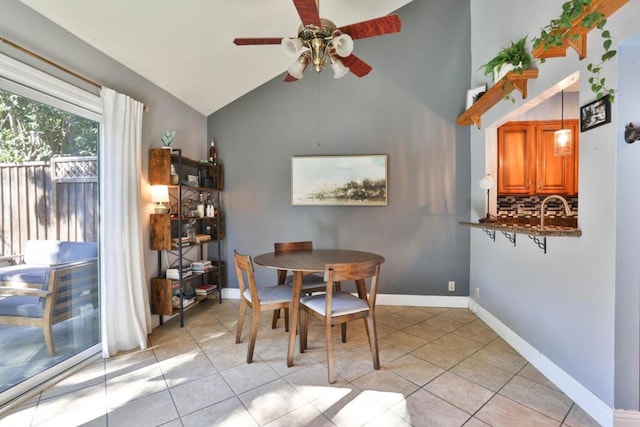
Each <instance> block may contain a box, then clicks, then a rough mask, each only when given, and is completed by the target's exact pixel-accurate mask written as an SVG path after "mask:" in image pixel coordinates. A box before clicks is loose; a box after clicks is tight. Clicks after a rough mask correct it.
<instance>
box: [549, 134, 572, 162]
mask: <svg viewBox="0 0 640 427" xmlns="http://www.w3.org/2000/svg"><path fill="white" fill-rule="evenodd" d="M571 137H572V135H571V129H560V130H557V131H555V132H554V133H553V155H554V156H570V155H571V145H572V143H571Z"/></svg>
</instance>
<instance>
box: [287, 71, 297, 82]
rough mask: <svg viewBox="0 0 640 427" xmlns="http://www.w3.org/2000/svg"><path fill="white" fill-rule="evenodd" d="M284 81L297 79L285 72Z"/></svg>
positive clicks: (295, 80)
mask: <svg viewBox="0 0 640 427" xmlns="http://www.w3.org/2000/svg"><path fill="white" fill-rule="evenodd" d="M284 81H285V82H297V81H298V79H296V78H295V77H293V76H292V75H291V74H289V73H287V75H286V76H284Z"/></svg>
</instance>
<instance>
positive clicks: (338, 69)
mask: <svg viewBox="0 0 640 427" xmlns="http://www.w3.org/2000/svg"><path fill="white" fill-rule="evenodd" d="M331 69H332V70H333V78H334V79H339V78H340V77H344V76H345V75H347V73H349V68H347V67H345V66H344V64H343V63H342V61H340V60H338V59H333V58H331Z"/></svg>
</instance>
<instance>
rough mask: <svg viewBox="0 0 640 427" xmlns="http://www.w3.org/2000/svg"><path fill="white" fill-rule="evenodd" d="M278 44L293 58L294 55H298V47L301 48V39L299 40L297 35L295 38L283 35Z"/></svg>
mask: <svg viewBox="0 0 640 427" xmlns="http://www.w3.org/2000/svg"><path fill="white" fill-rule="evenodd" d="M280 45H281V46H282V48H283V49H284V51H285V52H286V53H287V55H289V56H290V57H292V58H295V57H296V56H298V52H299V51H300V49H302V40H300V39H299V38H297V37H295V38H293V37H292V38H289V37H285V38H283V39H282V41H281V42H280Z"/></svg>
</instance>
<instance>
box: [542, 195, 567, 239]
mask: <svg viewBox="0 0 640 427" xmlns="http://www.w3.org/2000/svg"><path fill="white" fill-rule="evenodd" d="M549 199H558V200H560V201H561V202H562V204H563V205H564V211H565V213H566V214H567V216H571V208H569V203H567V199H565V198H564V197H562V196H559V195H557V194H552V195H550V196H549V197H547V198H545V199H544V200H543V201H542V204H541V205H540V230H543V229H544V205H545V204H546V203H547V202H548V201H549Z"/></svg>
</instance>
